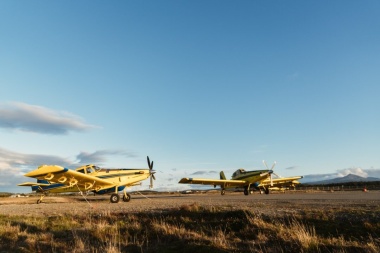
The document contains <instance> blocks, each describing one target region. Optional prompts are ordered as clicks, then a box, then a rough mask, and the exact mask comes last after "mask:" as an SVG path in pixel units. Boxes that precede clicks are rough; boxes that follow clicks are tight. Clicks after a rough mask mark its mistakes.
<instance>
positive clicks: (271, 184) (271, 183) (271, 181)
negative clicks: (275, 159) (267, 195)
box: [270, 173, 273, 186]
mask: <svg viewBox="0 0 380 253" xmlns="http://www.w3.org/2000/svg"><path fill="white" fill-rule="evenodd" d="M270 186H273V180H272V173H270Z"/></svg>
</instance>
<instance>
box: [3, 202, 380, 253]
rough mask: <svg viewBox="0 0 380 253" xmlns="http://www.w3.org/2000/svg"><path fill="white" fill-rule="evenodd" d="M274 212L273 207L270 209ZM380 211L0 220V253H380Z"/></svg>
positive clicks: (189, 209)
mask: <svg viewBox="0 0 380 253" xmlns="http://www.w3.org/2000/svg"><path fill="white" fill-rule="evenodd" d="M274 208H275V207H274ZM379 235H380V216H379V210H374V211H373V212H368V211H367V212H363V210H360V209H352V210H341V209H331V210H329V209H327V210H324V211H323V212H322V211H314V210H313V209H312V207H309V210H305V212H304V213H302V214H294V215H290V216H285V217H284V216H282V217H278V216H275V215H272V216H270V215H263V214H259V213H257V212H254V211H252V210H247V209H233V208H231V209H230V210H225V209H222V208H219V209H218V208H215V207H203V206H201V205H199V204H197V203H194V204H192V205H185V206H182V207H181V208H179V209H177V210H173V209H171V210H163V211H162V212H140V213H109V212H102V213H99V212H95V211H92V212H89V213H88V212H87V215H83V216H72V215H62V216H51V217H31V216H4V215H3V216H0V252H108V253H114V252H139V253H141V252H167V253H171V252H173V253H174V252H191V253H193V252H208V253H210V252H340V253H342V252H380V240H379Z"/></svg>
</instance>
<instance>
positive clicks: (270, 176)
mask: <svg viewBox="0 0 380 253" xmlns="http://www.w3.org/2000/svg"><path fill="white" fill-rule="evenodd" d="M263 164H264V165H265V167H266V168H267V170H269V167H268V165H267V163H266V162H265V161H264V160H263ZM274 166H276V161H275V162H274V163H273V165H272V167H271V168H270V171H271V173H270V174H269V178H270V186H273V180H272V173H274V172H273V168H274ZM274 174H275V175H277V174H276V173H274Z"/></svg>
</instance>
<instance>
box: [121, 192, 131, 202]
mask: <svg viewBox="0 0 380 253" xmlns="http://www.w3.org/2000/svg"><path fill="white" fill-rule="evenodd" d="M123 201H124V202H129V201H131V195H129V194H128V193H127V194H124V196H123Z"/></svg>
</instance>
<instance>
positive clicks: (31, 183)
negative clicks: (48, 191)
mask: <svg viewBox="0 0 380 253" xmlns="http://www.w3.org/2000/svg"><path fill="white" fill-rule="evenodd" d="M49 185H50V184H41V183H36V182H34V183H33V182H25V183H22V184H18V186H49Z"/></svg>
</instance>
